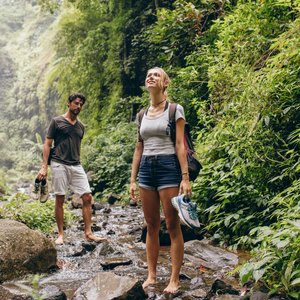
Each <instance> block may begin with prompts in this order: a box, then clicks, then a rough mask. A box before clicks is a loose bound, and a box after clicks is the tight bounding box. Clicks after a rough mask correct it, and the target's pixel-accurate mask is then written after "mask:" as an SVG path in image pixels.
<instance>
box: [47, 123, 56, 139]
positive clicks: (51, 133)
mask: <svg viewBox="0 0 300 300" xmlns="http://www.w3.org/2000/svg"><path fill="white" fill-rule="evenodd" d="M55 130H56V122H55V121H54V119H52V120H51V122H50V124H49V127H48V130H47V135H46V136H47V138H49V139H54V137H55Z"/></svg>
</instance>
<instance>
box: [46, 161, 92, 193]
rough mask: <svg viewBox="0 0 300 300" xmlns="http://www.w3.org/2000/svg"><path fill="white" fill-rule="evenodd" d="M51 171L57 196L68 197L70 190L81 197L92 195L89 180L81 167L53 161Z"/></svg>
mask: <svg viewBox="0 0 300 300" xmlns="http://www.w3.org/2000/svg"><path fill="white" fill-rule="evenodd" d="M51 171H52V187H53V191H54V194H55V195H60V196H63V195H66V193H67V191H68V189H69V188H70V190H71V191H72V192H73V193H74V194H76V195H79V196H82V195H84V194H90V193H91V188H90V184H89V181H88V178H87V176H86V174H85V172H84V169H83V167H82V166H81V165H76V166H69V165H64V164H61V163H58V162H56V161H51Z"/></svg>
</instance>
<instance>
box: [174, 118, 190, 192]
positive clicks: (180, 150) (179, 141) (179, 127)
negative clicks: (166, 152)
mask: <svg viewBox="0 0 300 300" xmlns="http://www.w3.org/2000/svg"><path fill="white" fill-rule="evenodd" d="M184 127H185V120H184V119H182V118H180V119H178V120H177V121H176V144H175V149H176V154H177V157H178V160H179V164H180V168H181V176H182V180H181V183H180V187H179V195H181V194H184V195H191V194H192V191H191V186H190V181H189V171H188V163H187V157H186V151H185V146H184Z"/></svg>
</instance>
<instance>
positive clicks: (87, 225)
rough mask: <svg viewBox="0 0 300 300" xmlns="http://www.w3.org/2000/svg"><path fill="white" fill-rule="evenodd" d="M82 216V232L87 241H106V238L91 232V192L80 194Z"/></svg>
mask: <svg viewBox="0 0 300 300" xmlns="http://www.w3.org/2000/svg"><path fill="white" fill-rule="evenodd" d="M81 198H82V217H83V223H84V234H85V238H86V239H87V240H88V241H93V242H97V243H100V242H103V241H106V240H107V239H106V238H102V237H99V236H96V235H94V234H93V232H92V212H91V210H92V195H91V194H84V195H82V197H81Z"/></svg>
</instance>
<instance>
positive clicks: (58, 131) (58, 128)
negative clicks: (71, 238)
mask: <svg viewBox="0 0 300 300" xmlns="http://www.w3.org/2000/svg"><path fill="white" fill-rule="evenodd" d="M85 100H86V99H85V97H84V96H83V95H81V94H79V93H75V94H72V95H70V96H69V98H68V102H67V105H68V111H67V112H66V113H65V114H64V115H62V116H58V117H55V118H53V119H52V120H51V122H50V125H49V127H48V132H47V136H46V139H45V143H44V145H43V163H42V167H41V169H40V171H39V173H38V176H37V178H38V179H39V180H42V179H46V178H47V174H48V158H49V155H50V149H51V146H52V143H53V141H54V151H53V154H52V155H51V171H52V184H53V190H54V193H55V198H56V199H55V218H56V223H57V227H58V238H57V240H56V241H55V243H56V244H57V245H61V244H63V242H64V231H63V222H64V210H63V204H64V199H65V195H66V191H67V189H68V188H70V189H71V191H72V192H73V193H74V194H77V195H79V196H80V197H81V198H82V202H83V205H82V216H83V221H84V233H85V237H86V239H87V240H88V241H95V242H101V241H104V240H106V239H105V238H101V237H97V236H95V235H94V234H93V233H92V230H91V205H92V204H91V203H92V195H91V189H90V185H89V182H88V179H87V175H86V173H85V172H84V170H83V168H82V166H81V164H80V146H81V140H82V138H83V135H84V126H83V124H82V123H81V122H80V121H79V120H78V119H77V116H78V115H79V113H80V111H81V109H82V107H83V105H84V103H85Z"/></svg>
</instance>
